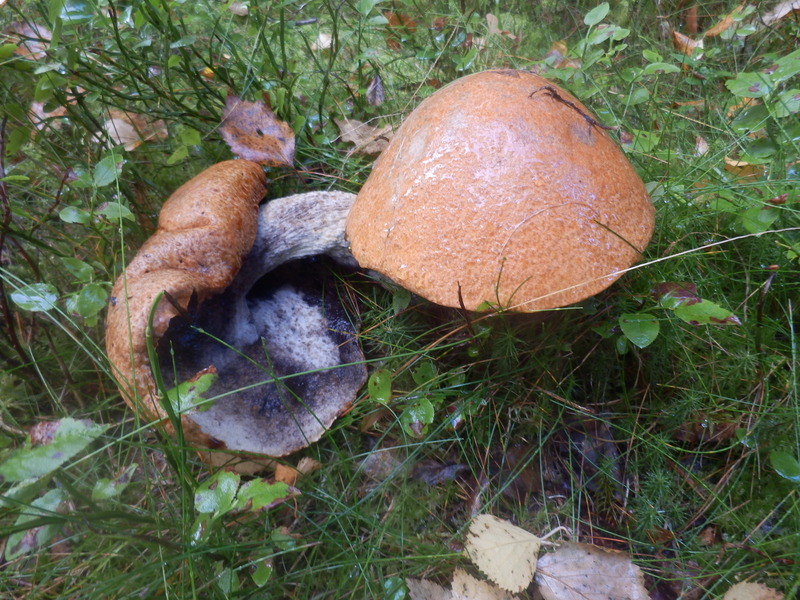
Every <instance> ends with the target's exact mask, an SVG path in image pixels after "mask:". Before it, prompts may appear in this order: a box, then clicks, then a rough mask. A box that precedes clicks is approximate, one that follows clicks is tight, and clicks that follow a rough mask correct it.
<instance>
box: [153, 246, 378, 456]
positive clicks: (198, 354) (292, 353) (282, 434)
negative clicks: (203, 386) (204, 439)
mask: <svg viewBox="0 0 800 600" xmlns="http://www.w3.org/2000/svg"><path fill="white" fill-rule="evenodd" d="M333 268H334V265H333V264H332V262H331V261H330V260H328V259H326V258H324V257H314V258H309V259H302V260H296V261H292V262H289V263H286V264H284V265H282V266H280V267H278V268H276V269H275V270H273V271H271V272H270V273H268V274H267V275H266V276H264V277H262V278H261V279H260V280H259V281H258V282H257V283H256V284H255V285H254V286H253V287H252V289H251V290H250V291H249V292H248V293H247V294H246V297H245V300H246V306H247V311H248V313H249V315H248V316H249V319H248V327H249V328H250V327H252V326H255V328H256V330H257V331H258V340H257V341H255V342H251V343H249V344H245V345H241V344H238V343H237V342H239V341H240V340H241V339H242V338H247V337H251V336H248V335H246V334H243V333H242V332H240V331H237V325H236V324H237V323H240V322H241V319H239V318H234V315H233V310H234V308H233V307H237V306H238V307H240V306H242V304H241V302H239V301H238V299H237V298H235V297H233V294H232V292H225V293H223V294H221V295H219V296H217V297H215V298H212V299H210V300H207V301H206V302H204V303H203V305H202V307H201V310H199V311H191V312H197V313H198V314H196V315H192V314H190V315H189V316H188V318H187V317H186V316H180V317H175V318H173V319H172V321H171V322H170V326H169V329H168V330H167V333H166V334H165V335H164V336H163V337H162V338H161V340H160V341H159V345H158V350H159V360H160V368H161V371H162V374H163V376H164V380H165V382H166V384H167V386H168V387H174V386H175V385H176V382H177V383H180V382H184V381H188V380H190V379H191V378H192V377H194V376H195V375H196V374H197V373H199V372H201V371H202V370H204V369H207V368H209V367H211V366H213V367H214V368H215V369H216V371H217V373H218V376H219V379H218V380H217V381H216V382H215V383H214V385H213V386H212V387H211V389H210V390H209V391H208V392H207V393H206V394H205V397H206V398H209V399H212V401H213V403H212V404H211V407H210V408H209V409H208V410H204V411H200V410H198V411H192V412H191V413H190V415H189V417H190V418H191V419H192V420H193V421H194V422H196V423H197V424H198V425H199V426H200V427H201V428H202V429H203V431H205V432H206V433H207V434H209V435H211V436H213V437H214V438H215V439H216V440H217V441H219V442H220V447H224V448H228V449H231V450H241V451H246V452H256V453H260V454H266V455H269V456H282V455H284V454H288V453H290V452H293V451H294V450H297V449H299V448H302V447H304V446H306V445H308V444H309V443H311V442H314V441H316V440H317V439H319V437H320V436H321V435H322V433H323V432H324V431H325V429H326V428H327V427H328V426H329V425H330V423H331V422H332V421H333V420H334V419H335V418H336V417H337V416H338V415H339V414H340V413H341V412H342V411H343V410H344V409H345V408H346V407H347V406H349V404H350V403H351V402H352V399H353V398H354V397H355V394H356V393H357V391H358V389H359V388H360V387H361V386H362V385H363V383H364V381H365V379H366V367H365V366H364V364H363V355H362V354H361V351H360V349H359V348H358V344H357V341H356V329H357V325H356V324H354V322H353V320H352V319H351V317H350V315H349V314H348V313H347V311H346V310H345V308H344V307H343V306H342V303H341V300H340V297H339V293H338V290H337V285H336V281H335V278H334V276H333V274H332V269H333ZM173 357H174V358H173ZM176 375H177V378H176Z"/></svg>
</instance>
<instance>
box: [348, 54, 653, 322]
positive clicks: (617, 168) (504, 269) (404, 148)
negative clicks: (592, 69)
mask: <svg viewBox="0 0 800 600" xmlns="http://www.w3.org/2000/svg"><path fill="white" fill-rule="evenodd" d="M548 88H549V89H548ZM551 92H553V93H551ZM653 226H654V210H653V206H652V204H651V203H650V200H649V198H648V195H647V192H646V191H645V188H644V185H643V183H642V181H641V179H640V178H639V176H638V175H637V174H636V172H635V171H634V170H633V168H632V166H631V165H630V163H629V162H628V160H627V159H626V158H625V156H624V154H623V153H622V151H621V150H620V149H619V148H618V147H617V145H616V144H615V143H614V142H613V141H612V140H611V138H610V137H609V136H608V135H607V133H606V132H605V131H603V130H602V128H600V127H599V126H598V124H597V122H596V121H594V118H593V117H591V115H590V113H589V112H588V111H587V109H586V108H585V107H584V106H583V105H582V104H581V103H580V102H579V101H578V100H577V99H575V98H574V97H573V96H571V95H570V94H569V93H568V92H566V91H564V90H562V89H560V88H558V87H556V86H554V85H553V84H552V83H551V82H549V81H547V80H545V79H543V78H541V77H538V76H536V75H533V74H530V73H527V72H521V71H512V70H500V71H486V72H482V73H477V74H474V75H469V76H467V77H463V78H461V79H458V80H456V81H455V82H453V83H451V84H450V85H447V86H446V87H444V88H442V89H441V90H438V91H437V92H435V93H434V94H433V95H432V96H431V97H429V98H428V99H426V100H425V101H423V102H422V103H421V104H420V105H419V106H418V107H417V108H416V109H415V110H414V111H413V112H412V113H411V115H410V116H409V117H408V118H407V119H406V120H405V121H404V122H403V124H402V126H401V127H400V129H399V130H398V132H397V134H396V135H395V136H394V138H393V139H392V140H391V142H390V143H389V146H388V148H387V149H386V150H384V152H383V153H382V154H381V156H380V157H379V158H378V160H377V161H376V163H375V166H374V168H373V171H372V173H371V174H370V176H369V178H368V179H367V182H366V184H365V185H364V187H363V188H362V190H361V192H360V193H359V194H358V198H357V200H356V203H355V205H354V207H353V209H352V210H351V212H350V215H349V217H348V220H347V236H348V238H349V240H350V244H351V251H352V253H353V256H354V257H355V258H356V260H357V261H358V262H359V264H360V265H361V266H362V267H365V268H369V269H373V270H375V271H378V272H380V273H382V274H384V275H386V276H387V277H389V278H391V279H392V280H394V281H395V282H396V283H398V284H399V285H401V286H403V287H404V288H406V289H408V290H410V291H412V292H415V293H417V294H419V295H421V296H423V297H425V298H427V299H428V300H431V301H433V302H435V303H437V304H442V305H446V306H452V307H458V306H460V300H459V286H460V293H461V297H462V298H463V303H464V306H465V307H466V308H467V309H470V310H475V309H477V308H478V307H479V306H480V305H481V304H482V303H484V302H490V303H492V304H495V305H497V304H499V305H500V306H502V307H505V308H510V309H514V310H520V311H534V310H541V309H549V308H555V307H559V306H565V305H568V304H572V303H574V302H577V301H579V300H582V299H584V298H587V297H589V296H592V295H594V294H596V293H597V292H599V291H601V290H603V289H605V288H606V287H608V286H609V285H610V284H611V283H612V282H613V281H615V280H616V279H617V278H618V277H619V276H620V275H621V273H622V271H623V270H624V269H626V268H628V267H629V266H630V265H632V264H633V263H635V262H637V261H638V260H640V258H641V252H642V251H643V250H644V248H645V247H646V245H647V243H648V241H649V240H650V237H651V235H652V232H653Z"/></svg>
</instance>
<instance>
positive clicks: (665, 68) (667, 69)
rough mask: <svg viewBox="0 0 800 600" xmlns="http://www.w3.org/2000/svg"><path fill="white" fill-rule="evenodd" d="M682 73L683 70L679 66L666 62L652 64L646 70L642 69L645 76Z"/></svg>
mask: <svg viewBox="0 0 800 600" xmlns="http://www.w3.org/2000/svg"><path fill="white" fill-rule="evenodd" d="M680 71H681V69H680V67H678V66H677V65H673V64H670V63H665V62H657V63H650V64H649V65H647V66H646V67H645V68H644V69H642V73H643V74H645V75H656V74H658V73H680Z"/></svg>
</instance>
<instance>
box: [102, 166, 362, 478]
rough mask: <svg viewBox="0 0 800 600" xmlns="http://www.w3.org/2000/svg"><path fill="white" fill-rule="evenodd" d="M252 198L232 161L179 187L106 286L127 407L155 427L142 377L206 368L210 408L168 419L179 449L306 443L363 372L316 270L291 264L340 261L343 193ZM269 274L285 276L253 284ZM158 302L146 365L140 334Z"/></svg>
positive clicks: (156, 406)
mask: <svg viewBox="0 0 800 600" xmlns="http://www.w3.org/2000/svg"><path fill="white" fill-rule="evenodd" d="M265 191H266V186H265V177H264V173H263V170H262V168H261V167H260V166H259V165H257V164H255V163H252V162H249V161H243V160H235V161H227V162H223V163H219V164H216V165H214V166H212V167H210V168H209V169H207V170H206V171H203V172H202V173H201V174H199V175H198V176H196V177H195V178H194V179H192V180H190V181H189V182H187V183H185V184H184V185H183V186H181V187H180V188H179V189H178V190H177V191H176V192H175V193H174V194H173V195H172V196H171V197H170V198H169V199H168V200H167V202H166V203H165V204H164V207H163V208H162V211H161V215H160V217H159V224H158V229H157V231H156V232H155V233H154V234H153V236H152V237H151V238H150V239H149V240H147V242H146V243H145V244H144V245H143V246H142V248H141V249H140V250H139V252H138V253H137V254H136V256H135V257H134V258H133V260H132V261H131V262H130V264H129V265H128V267H127V269H126V270H125V273H124V274H123V275H122V276H120V278H119V279H118V280H117V282H116V284H115V286H114V289H113V292H112V300H111V306H110V308H109V312H108V319H107V332H106V348H107V351H108V356H109V359H110V360H111V363H112V366H113V368H114V374H115V377H116V378H117V380H118V382H119V385H120V389H121V391H122V394H123V396H124V398H125V400H126V401H127V402H128V404H129V405H131V406H132V407H134V408H137V409H139V410H140V411H141V414H142V415H143V416H144V417H145V418H147V419H150V420H153V421H157V422H162V423H163V424H164V425H165V427H166V428H167V429H168V430H169V429H170V428H171V425H170V423H169V421H168V419H167V416H168V415H167V411H166V410H165V408H164V405H163V403H164V402H165V401H166V400H165V399H164V398H162V397H161V396H160V390H157V389H156V384H155V379H154V376H153V368H154V367H157V368H159V369H160V372H161V373H162V375H163V376H164V379H165V381H166V382H167V384H168V385H169V386H172V385H177V384H179V383H181V382H184V381H188V380H191V379H192V378H193V377H195V376H196V375H198V374H202V373H206V372H208V371H209V370H210V371H214V372H216V374H217V375H218V377H219V379H218V381H217V382H216V383H215V384H214V386H213V387H212V389H211V390H210V394H211V395H213V396H214V397H215V398H216V400H215V401H214V402H213V403H210V405H209V406H201V407H198V408H197V409H194V408H192V409H191V410H187V411H184V412H183V413H182V414H181V425H182V429H183V433H184V436H185V438H186V440H187V441H188V442H189V443H190V444H191V445H193V446H195V447H198V448H210V449H225V450H227V451H237V452H245V453H249V454H263V455H267V456H273V457H277V456H283V455H285V454H289V453H291V452H294V451H296V450H298V449H300V448H303V447H305V446H307V445H308V444H309V443H311V442H313V441H316V440H317V439H319V437H320V436H321V435H322V434H323V433H324V431H325V430H326V429H327V428H328V427H329V426H330V424H331V423H332V422H333V420H334V419H335V418H336V417H337V416H338V415H339V414H340V413H341V412H342V411H343V410H345V409H347V407H349V405H350V403H351V402H352V401H353V399H354V398H355V395H356V393H357V392H358V390H359V388H360V387H361V386H362V385H363V383H364V380H365V378H366V368H365V366H364V364H363V355H362V353H361V351H360V349H359V346H358V344H357V343H356V341H355V334H356V327H355V325H354V324H353V322H351V320H350V318H349V316H348V314H347V313H346V312H345V310H344V309H343V308H342V307H341V305H340V301H339V299H338V297H337V294H336V292H335V290H334V287H333V286H332V285H330V282H323V281H321V280H320V278H321V277H324V276H323V275H320V274H319V270H316V271H315V270H314V269H313V268H310V267H307V266H306V267H303V266H300V265H298V264H297V263H292V262H291V261H295V260H297V259H300V258H303V257H309V256H318V255H322V254H329V255H330V256H331V257H332V258H334V259H336V260H338V261H340V262H342V263H346V262H347V261H348V260H350V261H352V259H348V257H347V255H346V254H342V252H341V248H342V247H343V246H344V240H343V232H344V218H345V216H346V214H347V212H348V210H349V209H350V206H351V204H352V201H353V198H354V196H353V195H352V194H348V193H343V192H316V193H309V194H299V195H296V196H290V197H288V198H281V199H278V200H274V201H271V202H269V203H267V204H265V205H264V206H263V207H262V208H261V209H259V202H260V201H261V199H262V197H263V196H264V193H265ZM282 265H291V266H290V267H289V268H284V272H283V273H282V275H283V276H282V277H281V278H277V277H275V276H271V277H266V278H265V277H264V276H265V275H267V274H270V273H273V272H275V271H276V269H278V270H280V268H281V266H282ZM298 274H301V275H300V276H298ZM159 295H161V296H162V297H161V299H160V301H158V304H157V306H156V307H155V309H154V313H153V315H154V316H153V327H152V329H153V331H152V336H151V337H152V340H153V342H152V343H153V344H155V345H156V347H157V349H158V351H159V355H160V359H159V365H157V366H156V365H151V364H150V360H149V358H148V347H147V338H148V335H147V329H148V322H149V318H150V312H151V307H152V305H153V304H154V302H155V301H156V300H157V298H158V297H159ZM204 458H205V459H206V460H209V461H211V462H216V463H219V462H223V461H226V460H229V459H230V456H228V455H227V454H217V453H208V454H206V455H204ZM247 468H249V467H247Z"/></svg>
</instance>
